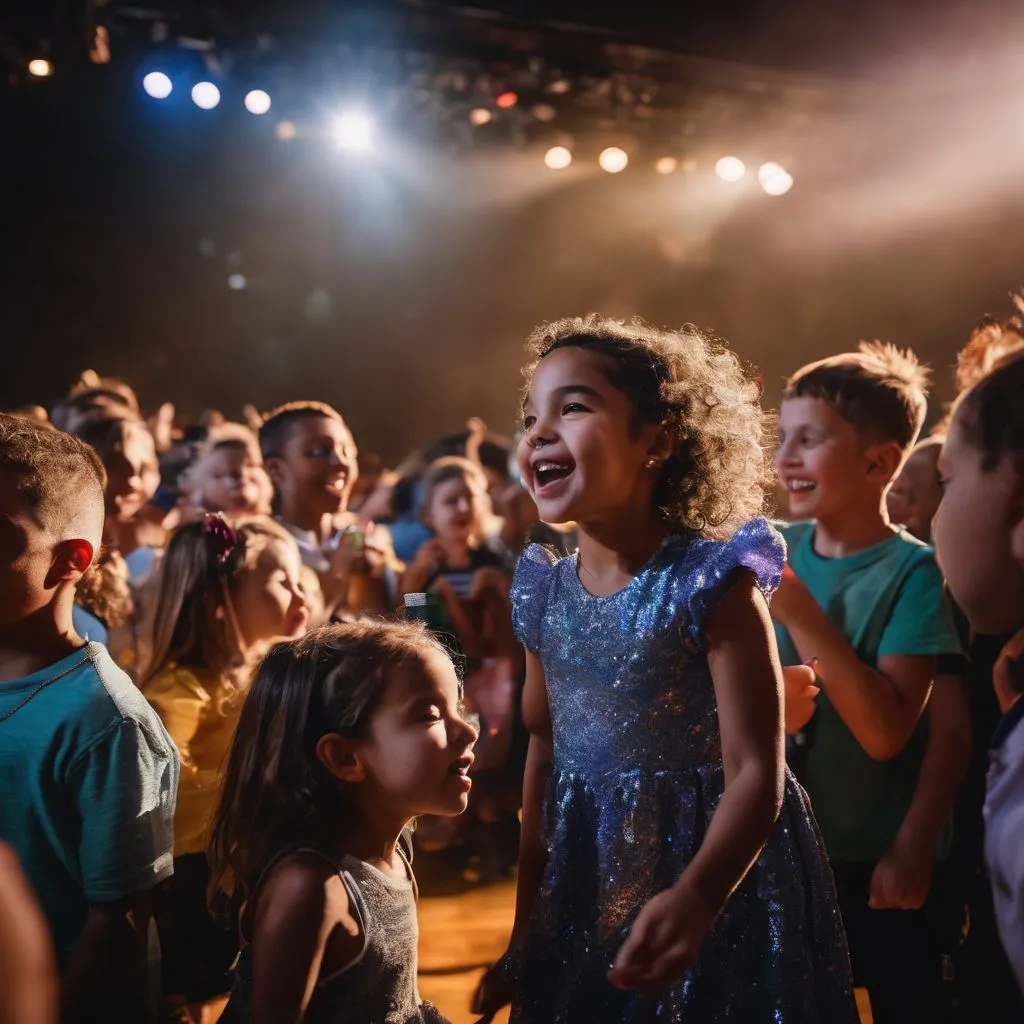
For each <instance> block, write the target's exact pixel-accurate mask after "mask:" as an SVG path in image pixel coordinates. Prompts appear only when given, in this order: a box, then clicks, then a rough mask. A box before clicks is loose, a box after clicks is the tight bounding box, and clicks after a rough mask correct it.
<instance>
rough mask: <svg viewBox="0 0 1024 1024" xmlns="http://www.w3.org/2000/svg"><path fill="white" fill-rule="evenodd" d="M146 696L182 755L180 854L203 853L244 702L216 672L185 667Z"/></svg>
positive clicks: (163, 677)
mask: <svg viewBox="0 0 1024 1024" xmlns="http://www.w3.org/2000/svg"><path fill="white" fill-rule="evenodd" d="M228 692H230V691H228ZM145 695H146V699H147V700H148V701H149V703H150V704H152V705H153V708H154V709H155V711H156V713H157V714H158V715H159V716H160V720H161V721H162V722H163V723H164V728H165V729H166V730H167V731H168V732H169V733H170V735H171V739H173V740H174V745H175V746H176V747H177V748H178V752H179V754H180V755H181V777H180V781H179V782H178V805H177V809H176V810H175V813H174V856H175V857H180V856H182V855H183V854H186V853H202V852H203V851H204V850H205V849H206V829H207V826H208V825H209V824H210V819H211V818H212V817H213V812H214V810H215V809H216V806H217V798H218V797H219V795H220V786H221V779H222V772H223V769H224V767H225V762H226V761H227V755H228V748H229V747H230V746H231V738H232V737H233V736H234V734H235V726H236V725H237V724H238V716H239V713H240V711H241V706H242V702H241V700H240V699H231V698H230V697H227V694H226V693H225V690H224V689H223V688H222V687H221V686H219V685H218V680H217V676H216V675H215V673H213V672H210V671H208V670H206V669H201V668H182V667H181V666H179V665H168V666H167V668H165V669H163V670H162V671H161V672H159V673H157V675H155V676H154V677H153V678H152V679H151V680H150V681H149V682H148V683H147V684H146V689H145ZM226 697H227V699H225V698H226Z"/></svg>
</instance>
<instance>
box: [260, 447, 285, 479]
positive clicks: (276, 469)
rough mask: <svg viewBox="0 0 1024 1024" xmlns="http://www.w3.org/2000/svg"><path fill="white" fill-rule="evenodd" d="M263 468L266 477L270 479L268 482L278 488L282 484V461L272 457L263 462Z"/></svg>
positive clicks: (283, 469) (283, 467)
mask: <svg viewBox="0 0 1024 1024" xmlns="http://www.w3.org/2000/svg"><path fill="white" fill-rule="evenodd" d="M263 468H264V469H265V470H266V471H267V476H269V477H270V481H271V483H273V485H274V486H275V487H278V486H280V485H281V484H282V483H283V482H284V475H285V464H284V459H280V458H278V457H277V456H276V455H272V456H271V457H270V458H269V459H265V460H264V462H263Z"/></svg>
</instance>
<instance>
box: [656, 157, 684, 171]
mask: <svg viewBox="0 0 1024 1024" xmlns="http://www.w3.org/2000/svg"><path fill="white" fill-rule="evenodd" d="M678 166H679V161H678V160H677V159H676V158H675V157H674V156H663V157H659V158H658V159H657V160H655V161H654V169H655V170H656V171H657V172H658V173H659V174H672V173H673V172H674V171H675V169H676V168H677V167H678Z"/></svg>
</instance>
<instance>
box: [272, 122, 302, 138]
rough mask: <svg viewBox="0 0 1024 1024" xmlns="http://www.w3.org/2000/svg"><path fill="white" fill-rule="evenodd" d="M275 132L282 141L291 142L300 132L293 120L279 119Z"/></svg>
mask: <svg viewBox="0 0 1024 1024" xmlns="http://www.w3.org/2000/svg"><path fill="white" fill-rule="evenodd" d="M274 134H275V135H276V136H277V137H278V138H279V139H280V140H281V141H282V142H291V141H292V139H294V138H295V136H296V135H297V134H298V133H297V132H296V130H295V125H294V124H292V122H291V121H278V122H277V126H276V127H275V128H274Z"/></svg>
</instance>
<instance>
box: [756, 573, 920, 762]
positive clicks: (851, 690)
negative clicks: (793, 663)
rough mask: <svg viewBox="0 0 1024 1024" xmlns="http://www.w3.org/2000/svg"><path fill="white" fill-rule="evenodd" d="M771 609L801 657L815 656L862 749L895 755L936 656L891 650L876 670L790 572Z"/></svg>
mask: <svg viewBox="0 0 1024 1024" xmlns="http://www.w3.org/2000/svg"><path fill="white" fill-rule="evenodd" d="M772 614H773V615H774V616H775V618H776V619H777V620H778V621H779V622H780V623H781V624H782V625H783V626H785V627H786V629H787V630H789V635H790V637H791V638H792V640H793V643H794V644H795V645H796V649H797V651H798V652H799V654H800V657H801V659H802V660H803V661H805V662H809V661H811V660H812V659H815V658H816V659H817V671H818V679H819V680H820V682H821V685H822V687H823V688H824V690H825V693H826V694H827V695H828V699H829V700H830V701H831V702H832V706H833V707H834V708H835V709H836V712H837V714H838V715H839V717H840V718H841V719H842V720H843V722H844V724H845V725H846V727H847V728H848V729H849V730H850V732H852V733H853V735H854V736H855V737H856V739H857V742H858V743H859V744H860V745H861V746H862V747H863V748H864V752H865V753H866V754H867V755H868V756H869V757H872V758H874V759H875V760H876V761H887V760H888V759H889V758H892V757H895V756H896V755H897V754H898V753H899V752H900V751H901V750H902V749H903V748H904V747H905V746H906V744H907V741H908V740H909V739H910V737H911V735H912V734H913V732H914V729H915V728H916V727H917V721H918V719H919V718H920V717H921V712H922V711H923V710H924V706H925V703H926V702H927V700H928V693H929V691H930V689H931V683H932V679H933V678H934V676H935V658H934V656H932V655H910V654H891V655H886V656H883V657H880V658H879V659H878V668H877V669H874V668H871V666H869V665H866V664H865V663H864V662H863V661H861V660H860V658H859V656H858V655H857V652H856V651H855V650H854V649H853V648H852V647H851V646H850V644H849V643H847V641H846V638H845V637H844V636H843V634H842V633H841V632H840V631H839V630H838V629H836V627H835V626H834V625H832V622H831V621H830V619H829V618H828V616H827V615H826V614H825V612H824V611H823V610H822V608H821V606H820V605H819V604H818V602H817V601H815V600H814V598H813V597H812V596H811V594H810V592H809V591H808V590H807V588H806V587H805V586H804V584H803V583H801V582H800V580H799V579H797V578H796V577H795V576H793V575H792V574H791V573H790V574H787V577H786V579H785V580H784V582H783V584H782V586H781V587H780V588H779V600H778V601H776V602H773V605H772Z"/></svg>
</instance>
